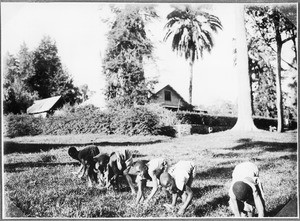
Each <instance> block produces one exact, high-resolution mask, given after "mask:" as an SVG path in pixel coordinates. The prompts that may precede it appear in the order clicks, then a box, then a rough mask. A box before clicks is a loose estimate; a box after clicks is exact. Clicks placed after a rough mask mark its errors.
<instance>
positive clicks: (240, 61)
mask: <svg viewBox="0 0 300 221" xmlns="http://www.w3.org/2000/svg"><path fill="white" fill-rule="evenodd" d="M235 20H236V31H237V33H236V34H237V36H236V43H237V66H236V71H237V75H238V119H237V122H236V124H235V125H234V127H233V128H232V130H235V131H254V130H257V128H256V126H255V125H254V122H253V119H252V107H251V85H250V78H249V64H248V49H247V42H246V31H245V24H244V5H243V4H237V5H236V18H235Z"/></svg>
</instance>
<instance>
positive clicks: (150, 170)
mask: <svg viewBox="0 0 300 221" xmlns="http://www.w3.org/2000/svg"><path fill="white" fill-rule="evenodd" d="M97 150H98V148H97V147H96V146H94V145H90V146H87V147H86V148H84V149H83V150H81V151H77V150H76V148H75V147H71V148H70V149H69V151H68V152H69V155H70V156H71V157H72V158H74V159H76V160H78V161H80V163H81V167H80V169H79V171H78V172H76V175H78V177H79V178H82V177H83V176H84V174H87V177H88V186H89V187H91V186H92V182H95V183H96V187H97V188H99V189H101V190H104V189H109V188H110V187H112V186H113V187H116V188H118V187H119V177H120V176H124V177H125V178H126V180H127V182H128V185H129V187H130V189H131V192H132V194H133V195H136V200H135V202H136V204H140V203H142V202H143V203H148V202H149V201H150V200H151V199H152V198H153V196H154V195H155V194H156V192H157V190H158V189H159V186H161V187H162V188H163V190H164V191H166V192H169V193H171V195H172V202H171V204H168V203H166V204H164V207H165V208H166V209H167V210H172V211H174V209H175V206H176V203H177V199H178V197H181V200H182V205H181V206H180V208H179V210H178V211H177V213H178V214H184V213H185V211H186V208H187V207H188V205H189V204H190V203H191V201H192V198H193V190H192V187H191V186H192V182H193V179H194V178H195V175H196V168H195V164H194V163H193V162H192V161H179V162H177V163H176V164H175V165H172V166H171V165H169V164H168V162H167V161H166V160H165V159H164V158H154V159H151V160H150V161H144V160H138V161H135V162H134V161H133V156H132V154H131V152H130V151H129V150H123V151H120V152H113V153H111V154H110V155H108V154H106V153H104V154H103V153H100V151H99V150H98V151H97ZM88 155H90V156H88ZM82 170H83V171H84V172H82ZM132 175H135V176H136V178H135V183H136V184H137V187H138V188H137V192H136V190H135V185H134V182H133V180H132ZM146 187H152V190H151V192H150V194H149V195H148V196H147V197H146V196H145V188H146ZM229 197H230V200H229V205H230V208H231V209H232V211H233V213H234V215H235V216H236V217H241V216H248V217H252V216H254V213H255V210H257V213H258V217H264V216H265V199H264V193H263V189H262V184H261V181H260V179H259V172H258V167H257V166H256V165H255V164H254V163H251V162H243V163H241V164H238V165H237V166H236V167H235V168H234V170H233V173H232V183H231V186H230V189H229Z"/></svg>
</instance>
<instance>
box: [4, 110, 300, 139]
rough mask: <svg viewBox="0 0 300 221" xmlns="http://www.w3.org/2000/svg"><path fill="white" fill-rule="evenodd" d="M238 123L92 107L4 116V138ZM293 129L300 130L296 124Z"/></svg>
mask: <svg viewBox="0 0 300 221" xmlns="http://www.w3.org/2000/svg"><path fill="white" fill-rule="evenodd" d="M236 121H237V118H236V117H232V116H211V115H208V114H200V113H194V112H187V111H179V112H172V111H169V110H166V109H164V108H162V107H160V106H158V105H156V104H151V105H145V106H137V107H134V108H118V107H117V108H115V109H113V110H109V111H100V110H99V109H98V108H95V107H92V106H86V107H77V108H72V109H69V110H66V111H61V112H60V116H51V117H49V118H36V117H33V116H30V115H26V114H23V115H12V114H10V115H6V116H4V136H8V137H16V136H25V135H32V136H33V135H38V134H45V135H65V134H86V133H103V134H125V135H130V136H131V135H138V134H140V135H141V134H142V135H167V136H175V135H176V127H175V126H174V125H178V124H189V125H192V129H191V133H200V134H203V133H207V132H208V127H213V132H217V131H223V130H227V129H230V128H232V127H233V126H234V125H235V123H236ZM254 123H255V125H256V126H257V127H258V128H259V129H264V130H269V126H275V127H276V126H277V120H276V119H270V118H261V117H255V118H254ZM290 126H291V127H290V129H295V128H297V122H295V121H293V122H292V123H291V125H290Z"/></svg>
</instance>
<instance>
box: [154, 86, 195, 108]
mask: <svg viewBox="0 0 300 221" xmlns="http://www.w3.org/2000/svg"><path fill="white" fill-rule="evenodd" d="M151 102H153V103H159V104H160V105H161V106H162V107H164V108H167V109H170V110H192V109H193V106H192V105H190V104H189V103H188V102H186V101H185V100H184V99H183V97H182V96H181V95H180V94H179V93H178V92H177V91H176V90H175V89H174V88H172V87H171V86H170V85H169V84H168V85H167V86H165V87H163V88H162V89H160V90H159V91H157V92H156V93H155V94H154V95H153V96H152V97H151Z"/></svg>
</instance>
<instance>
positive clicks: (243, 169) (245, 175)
mask: <svg viewBox="0 0 300 221" xmlns="http://www.w3.org/2000/svg"><path fill="white" fill-rule="evenodd" d="M237 181H242V182H244V183H247V184H248V185H249V186H250V187H251V188H252V191H253V193H254V192H257V188H256V186H258V187H259V189H260V192H261V195H262V198H263V199H265V198H264V193H263V188H262V184H261V181H260V179H259V171H258V167H257V166H256V165H255V164H254V163H252V162H243V163H240V164H238V165H236V167H235V168H234V170H233V172H232V182H231V186H230V189H229V196H230V197H234V198H235V196H234V193H233V191H232V187H233V185H234V183H235V182H237Z"/></svg>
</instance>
